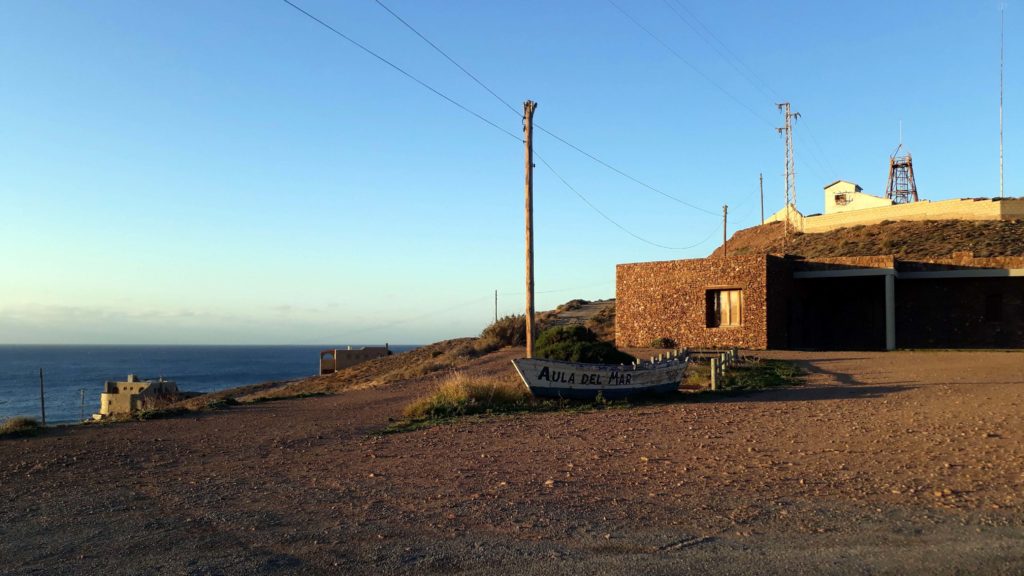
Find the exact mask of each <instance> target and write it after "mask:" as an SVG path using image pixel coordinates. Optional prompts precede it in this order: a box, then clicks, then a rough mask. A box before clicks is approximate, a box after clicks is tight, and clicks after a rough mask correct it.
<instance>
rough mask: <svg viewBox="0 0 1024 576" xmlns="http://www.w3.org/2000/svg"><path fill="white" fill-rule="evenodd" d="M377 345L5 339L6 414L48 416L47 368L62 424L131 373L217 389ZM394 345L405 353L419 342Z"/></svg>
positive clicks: (312, 371) (193, 388)
mask: <svg viewBox="0 0 1024 576" xmlns="http://www.w3.org/2000/svg"><path fill="white" fill-rule="evenodd" d="M375 345H376V346H379V344H342V345H322V346H310V345H219V344H212V345H187V344H182V345H145V344H138V345H113V344H96V345H75V344H0V421H3V420H6V419H7V418H11V417H14V416H30V417H33V418H37V419H38V418H39V417H40V399H39V369H40V368H42V369H43V375H44V384H45V400H46V422H47V424H61V423H69V422H78V421H79V420H80V419H81V418H82V417H84V418H86V419H88V418H89V417H90V416H91V415H92V414H93V413H95V412H97V411H98V410H99V405H100V393H101V392H102V390H103V384H104V383H105V382H106V381H108V380H124V379H125V377H126V376H127V375H128V374H137V375H138V376H140V377H142V378H159V377H163V378H166V379H168V380H174V381H175V382H176V383H177V384H178V388H179V389H181V390H182V391H189V392H216V391H218V390H224V389H227V388H234V387H236V386H246V385H249V384H259V383H261V382H269V381H277V380H291V379H296V378H303V377H307V376H314V375H316V373H317V372H318V370H319V354H320V351H321V350H326V349H333V348H339V349H342V348H346V347H347V346H351V347H352V348H359V347H362V346H375ZM390 347H391V349H392V350H393V351H394V352H396V353H401V352H406V351H409V350H413V349H415V348H418V347H419V345H415V344H398V345H395V344H392V345H390ZM83 391H84V402H83Z"/></svg>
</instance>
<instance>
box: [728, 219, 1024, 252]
mask: <svg viewBox="0 0 1024 576" xmlns="http://www.w3.org/2000/svg"><path fill="white" fill-rule="evenodd" d="M783 232H784V230H783V227H782V223H781V222H773V223H771V224H765V225H763V226H754V227H752V228H746V229H744V230H739V231H737V232H736V233H735V234H733V235H732V238H730V239H729V254H732V255H743V254H769V253H772V254H779V253H787V254H795V255H799V256H804V257H806V258H828V257H841V256H877V255H889V254H892V255H895V256H897V257H899V258H904V259H911V258H944V257H948V256H949V255H951V254H952V253H953V252H959V251H971V252H974V255H975V256H977V257H992V256H1022V255H1024V221H1021V220H995V221H968V220H930V221H923V222H882V223H880V224H873V225H870V226H852V227H850V228H841V229H839V230H833V231H831V232H823V233H821V234H800V233H793V232H792V231H791V232H790V234H789V237H788V240H786V241H784V237H783ZM721 254H722V247H721V246H719V247H718V248H717V249H716V250H715V251H714V252H712V254H711V255H712V256H721Z"/></svg>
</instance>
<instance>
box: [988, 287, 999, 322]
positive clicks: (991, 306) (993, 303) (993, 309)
mask: <svg viewBox="0 0 1024 576" xmlns="http://www.w3.org/2000/svg"><path fill="white" fill-rule="evenodd" d="M985 321H986V322H1002V321H1003V295H1002V294H988V295H986V296H985Z"/></svg>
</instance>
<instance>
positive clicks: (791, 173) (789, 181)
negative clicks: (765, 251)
mask: <svg viewBox="0 0 1024 576" xmlns="http://www.w3.org/2000/svg"><path fill="white" fill-rule="evenodd" d="M778 107H779V110H781V111H782V115H783V116H784V117H785V119H786V124H785V125H784V126H783V127H782V128H776V129H775V130H777V131H778V133H779V134H782V135H783V136H785V138H786V220H787V223H786V226H787V227H788V226H789V222H788V220H789V206H790V204H792V205H793V207H794V208H796V170H795V169H794V168H793V165H794V163H793V121H794V120H796V119H797V118H799V117H800V113H799V112H793V111H791V110H790V107H789V102H783V103H782V104H778Z"/></svg>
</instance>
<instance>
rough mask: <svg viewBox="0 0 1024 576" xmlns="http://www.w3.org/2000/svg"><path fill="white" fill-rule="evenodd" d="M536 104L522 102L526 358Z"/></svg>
mask: <svg viewBox="0 0 1024 576" xmlns="http://www.w3.org/2000/svg"><path fill="white" fill-rule="evenodd" d="M536 109H537V103H536V102H534V101H532V100H527V101H526V102H523V134H524V136H525V138H524V140H523V141H524V143H525V144H526V357H527V358H533V337H534V326H533V111H534V110H536Z"/></svg>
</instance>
